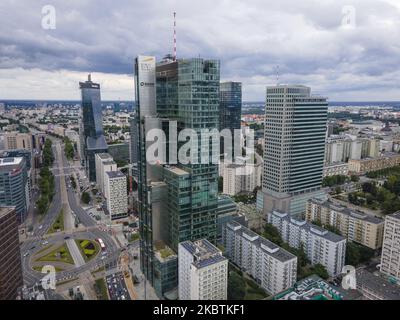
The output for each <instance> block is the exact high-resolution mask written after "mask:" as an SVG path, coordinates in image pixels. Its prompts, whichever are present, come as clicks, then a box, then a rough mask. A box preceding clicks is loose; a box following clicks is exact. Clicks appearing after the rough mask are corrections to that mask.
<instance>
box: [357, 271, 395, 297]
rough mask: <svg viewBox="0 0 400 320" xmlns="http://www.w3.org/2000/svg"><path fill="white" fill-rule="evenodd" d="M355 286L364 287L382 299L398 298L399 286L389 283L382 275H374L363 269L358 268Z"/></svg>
mask: <svg viewBox="0 0 400 320" xmlns="http://www.w3.org/2000/svg"><path fill="white" fill-rule="evenodd" d="M356 275H357V287H359V286H360V287H361V288H363V287H364V288H366V289H368V291H372V292H374V293H375V294H377V295H379V296H381V297H382V299H384V300H400V286H399V285H396V284H393V283H390V282H389V281H387V280H386V279H383V278H382V277H379V276H376V275H374V274H373V273H371V272H369V271H367V270H365V269H358V270H357V271H356Z"/></svg>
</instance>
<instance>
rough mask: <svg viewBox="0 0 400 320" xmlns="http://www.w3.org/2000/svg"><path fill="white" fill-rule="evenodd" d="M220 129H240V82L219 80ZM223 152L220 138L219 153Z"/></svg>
mask: <svg viewBox="0 0 400 320" xmlns="http://www.w3.org/2000/svg"><path fill="white" fill-rule="evenodd" d="M219 97H220V102H219V103H220V121H219V128H220V130H223V129H229V130H231V132H232V136H233V132H234V130H235V129H240V121H241V115H242V83H241V82H232V81H229V82H221V85H220V94H219ZM223 152H224V141H223V139H221V153H223Z"/></svg>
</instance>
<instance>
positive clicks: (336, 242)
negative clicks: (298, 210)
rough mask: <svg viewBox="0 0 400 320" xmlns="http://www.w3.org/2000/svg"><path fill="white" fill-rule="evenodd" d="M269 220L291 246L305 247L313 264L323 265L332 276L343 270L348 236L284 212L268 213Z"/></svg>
mask: <svg viewBox="0 0 400 320" xmlns="http://www.w3.org/2000/svg"><path fill="white" fill-rule="evenodd" d="M268 222H269V223H270V224H272V225H273V226H275V227H276V228H277V229H278V231H279V233H280V235H281V237H282V239H283V241H285V242H287V243H288V244H289V246H291V247H292V248H296V249H299V248H303V250H304V252H305V253H306V255H307V257H308V259H309V260H310V262H311V264H313V265H315V264H321V265H323V266H324V267H325V268H326V270H327V271H328V274H329V275H330V276H331V277H336V276H337V275H339V274H340V273H341V272H342V268H343V266H344V262H345V254H346V238H344V237H342V236H340V235H337V234H335V233H333V232H330V231H328V230H325V229H323V228H321V227H318V226H316V225H313V224H311V223H309V222H307V221H301V220H297V219H295V218H294V217H291V216H290V215H289V214H287V213H283V212H278V211H273V212H272V213H270V214H269V215H268Z"/></svg>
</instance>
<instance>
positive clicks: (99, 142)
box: [79, 75, 108, 181]
mask: <svg viewBox="0 0 400 320" xmlns="http://www.w3.org/2000/svg"><path fill="white" fill-rule="evenodd" d="M79 87H80V89H81V94H82V116H81V125H80V128H81V132H80V135H81V139H82V141H81V145H82V146H81V148H82V150H83V154H84V160H83V163H84V165H85V167H86V169H87V175H88V177H89V180H90V181H96V163H95V155H96V153H105V152H107V148H108V147H107V142H106V140H105V137H104V133H103V115H102V109H101V98H100V85H99V84H98V83H94V82H92V80H91V76H90V75H89V76H88V80H87V81H85V82H79Z"/></svg>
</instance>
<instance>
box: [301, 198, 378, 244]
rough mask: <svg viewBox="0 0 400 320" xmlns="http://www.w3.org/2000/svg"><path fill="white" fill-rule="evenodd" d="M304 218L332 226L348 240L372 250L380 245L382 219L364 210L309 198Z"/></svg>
mask: <svg viewBox="0 0 400 320" xmlns="http://www.w3.org/2000/svg"><path fill="white" fill-rule="evenodd" d="M305 217H306V220H307V221H309V222H314V221H316V222H319V223H321V224H322V225H323V226H332V227H334V228H336V229H337V230H338V231H339V232H340V234H341V235H342V236H344V237H346V238H347V240H349V241H354V242H357V243H360V244H362V245H364V246H366V247H368V248H371V249H373V250H376V249H379V248H381V247H382V241H383V229H384V220H383V219H381V218H378V217H375V216H371V215H367V214H366V213H364V212H361V211H358V210H353V209H349V208H347V207H344V206H342V205H340V204H338V203H335V202H333V201H331V200H327V201H323V200H318V199H310V200H308V202H307V211H306V215H305Z"/></svg>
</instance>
